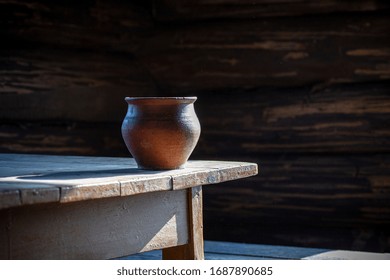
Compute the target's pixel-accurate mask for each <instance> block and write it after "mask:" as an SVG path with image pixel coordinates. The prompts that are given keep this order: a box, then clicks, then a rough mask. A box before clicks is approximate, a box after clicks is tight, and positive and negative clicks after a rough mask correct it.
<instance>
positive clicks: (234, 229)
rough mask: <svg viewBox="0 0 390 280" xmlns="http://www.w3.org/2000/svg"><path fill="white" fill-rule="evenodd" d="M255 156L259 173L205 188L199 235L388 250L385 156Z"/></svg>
mask: <svg viewBox="0 0 390 280" xmlns="http://www.w3.org/2000/svg"><path fill="white" fill-rule="evenodd" d="M258 162H259V165H260V167H261V173H260V174H261V176H257V177H253V178H248V179H245V180H242V181H240V182H236V183H235V184H234V183H224V184H221V185H220V187H219V188H215V189H211V188H205V190H204V192H205V194H204V197H205V202H204V205H205V209H204V213H205V214H204V216H205V222H204V223H205V229H206V230H205V239H209V240H226V241H227V240H230V241H236V242H247V243H255V242H258V240H263V243H264V242H266V243H267V244H281V245H294V246H309V247H321V246H322V247H324V248H334V249H347V250H348V249H349V250H360V251H374V252H387V251H388V250H389V248H390V244H389V243H388V236H389V234H390V232H389V228H390V224H389V221H390V212H389V207H388V205H389V201H390V186H389V182H390V178H389V174H390V173H389V166H390V165H389V156H388V155H383V154H382V155H381V154H377V155H371V154H370V155H364V154H362V155H356V154H355V155H338V154H333V155H331V154H329V155H323V154H317V155H316V154H314V155H301V154H297V155H259V158H258ZM221 233H224V234H223V235H222V234H221ZM321 244H322V245H321Z"/></svg>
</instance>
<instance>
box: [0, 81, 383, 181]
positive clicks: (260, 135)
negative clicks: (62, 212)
mask: <svg viewBox="0 0 390 280" xmlns="http://www.w3.org/2000/svg"><path fill="white" fill-rule="evenodd" d="M388 88H389V85H388V83H367V84H357V85H353V84H350V85H342V86H340V85H339V86H337V85H334V86H331V87H328V88H325V89H323V90H318V91H312V90H311V89H310V88H300V89H294V90H293V89H288V90H287V89H286V90H269V91H265V90H258V91H254V92H253V93H251V94H246V93H245V91H240V90H237V92H234V93H232V92H231V93H224V94H217V93H213V94H206V93H204V94H201V95H199V99H198V101H197V113H198V116H199V119H200V122H201V124H202V135H201V137H200V140H199V143H198V145H197V147H196V149H195V150H194V153H193V155H192V158H193V159H196V158H200V159H202V158H203V159H205V158H213V157H214V155H220V156H221V157H225V156H226V155H234V156H235V157H237V158H241V157H243V156H245V157H248V158H251V157H253V158H256V157H257V156H256V154H264V153H276V154H278V153H282V152H283V153H330V152H332V153H359V154H360V153H363V152H364V153H387V152H389V147H390V143H389V139H390V137H389V129H388V127H389V126H388V123H387V120H388V119H389V115H390V109H389V108H390V97H389V94H388ZM216 104H217V105H216ZM226 112H229V113H228V114H226ZM118 127H120V122H117V123H89V124H86V123H84V124H81V123H79V122H74V123H70V124H69V125H68V126H61V125H59V126H56V125H55V124H52V125H47V126H45V125H43V124H41V123H29V124H26V126H25V127H24V126H23V125H22V124H21V125H20V126H18V125H17V124H16V123H15V125H3V126H0V130H1V131H2V134H1V135H2V136H3V138H2V141H1V142H0V151H2V152H18V153H23V152H29V153H32V152H37V153H59V154H61V153H62V154H80V155H110V156H112V155H116V156H122V157H125V156H128V155H129V153H128V151H127V149H126V147H125V146H124V143H123V140H122V137H121V135H120V130H119V129H118ZM59 139H61V140H59ZM107 143H109V144H107ZM221 157H219V159H221ZM204 181H207V180H204ZM199 183H200V184H202V183H203V182H199Z"/></svg>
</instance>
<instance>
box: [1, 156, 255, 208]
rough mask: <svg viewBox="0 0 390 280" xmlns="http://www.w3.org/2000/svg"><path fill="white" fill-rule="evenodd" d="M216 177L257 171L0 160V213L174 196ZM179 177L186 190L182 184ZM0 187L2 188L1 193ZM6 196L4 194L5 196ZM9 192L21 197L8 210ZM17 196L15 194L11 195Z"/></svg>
mask: <svg viewBox="0 0 390 280" xmlns="http://www.w3.org/2000/svg"><path fill="white" fill-rule="evenodd" d="M215 171H218V172H222V173H221V174H222V175H223V176H222V175H221V176H219V179H218V180H208V181H207V182H205V184H215V183H219V182H223V181H227V180H235V179H238V178H244V177H247V176H253V175H256V174H257V165H256V164H252V163H244V162H221V161H213V162H208V161H189V162H188V163H187V165H186V168H183V169H176V170H168V171H153V170H141V169H138V168H136V163H135V161H134V159H132V158H112V157H111V158H110V157H74V156H63V157H59V156H47V155H19V154H14V155H9V154H0V184H1V185H0V189H3V191H2V192H0V195H2V194H3V195H4V196H7V199H4V200H5V202H4V205H0V207H1V208H6V207H10V206H16V205H17V204H20V203H22V204H31V203H42V202H54V201H60V202H73V201H81V200H89V199H98V198H107V197H117V196H128V195H135V194H139V193H146V192H155V191H167V190H176V189H182V188H191V187H194V186H196V183H197V182H198V180H196V179H192V177H196V178H197V177H198V174H201V176H205V177H207V176H208V173H210V174H211V176H213V174H214V173H215ZM183 176H184V177H185V178H187V180H188V181H189V182H191V183H190V184H188V183H186V184H184V183H182V181H181V180H177V179H176V178H181V179H183ZM1 186H2V187H1ZM6 191H7V192H6ZM10 191H17V192H19V191H20V192H21V201H20V198H19V197H17V199H16V200H15V202H14V203H12V205H10V203H11V202H10V201H8V200H9V196H10V195H11V194H10V193H9V192H10ZM17 195H19V194H17Z"/></svg>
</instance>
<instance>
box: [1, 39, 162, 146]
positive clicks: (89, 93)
mask: <svg viewBox="0 0 390 280" xmlns="http://www.w3.org/2000/svg"><path fill="white" fill-rule="evenodd" d="M41 43H42V42H40V44H41ZM62 47H63V46H62ZM43 49H44V51H43ZM80 61H82V63H80ZM145 71H146V70H145V69H143V68H142V67H140V66H139V64H138V62H137V61H135V60H134V59H133V58H129V55H126V54H125V55H118V54H109V53H105V54H101V53H94V52H77V51H71V50H63V49H53V48H51V47H47V46H46V47H45V46H44V45H43V46H42V48H40V49H39V50H36V51H34V50H30V49H22V50H20V49H13V50H0V73H1V76H0V82H1V83H2V84H3V86H2V87H1V88H0V92H1V97H0V98H1V99H0V101H1V102H0V118H1V119H2V120H62V121H66V120H80V121H97V122H99V121H102V122H107V121H119V120H122V119H123V118H124V116H125V115H126V110H127V103H126V102H125V101H124V99H125V97H126V96H128V95H129V88H131V89H132V92H136V93H137V95H141V96H142V95H155V94H156V91H155V86H154V84H153V83H152V82H151V80H150V78H149V77H148V75H147V72H145ZM75 99H77V100H78V102H74V100H75ZM61 125H62V126H64V125H65V126H66V124H64V123H62V124H61ZM70 128H71V127H70ZM116 129H117V130H118V131H119V133H118V135H119V136H120V125H119V126H118V127H117V128H116ZM100 137H103V138H102V139H101V140H102V141H104V135H102V136H100ZM70 138H71V135H68V136H67V137H64V138H56V139H50V138H48V139H46V141H50V140H54V141H58V142H59V143H61V142H62V144H64V143H63V142H64V141H66V140H68V139H69V140H71V139H70ZM75 140H76V139H73V141H75ZM30 141H34V138H30ZM75 142H77V141H75Z"/></svg>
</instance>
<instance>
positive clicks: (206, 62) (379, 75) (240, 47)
mask: <svg viewBox="0 0 390 280" xmlns="http://www.w3.org/2000/svg"><path fill="white" fill-rule="evenodd" d="M389 32H390V24H389V22H388V15H387V14H383V15H381V14H374V15H370V14H367V15H365V16H360V15H350V16H345V15H329V16H322V17H296V18H284V17H283V18H270V19H256V20H246V21H245V20H242V21H211V22H204V23H203V24H189V25H184V26H180V27H179V26H176V25H174V26H173V27H171V28H167V29H163V30H161V32H159V33H158V34H156V36H154V37H151V38H150V39H149V40H148V43H147V44H146V45H145V48H143V49H142V50H140V51H139V52H137V58H138V59H140V61H142V63H143V64H145V65H147V68H148V69H149V70H150V73H151V74H152V76H153V77H155V81H156V82H157V84H158V85H159V88H161V90H163V92H164V93H165V94H166V93H170V94H179V92H180V93H183V92H189V93H193V92H202V91H207V90H209V91H222V90H226V91H232V90H235V89H239V90H240V89H247V90H251V89H256V88H264V87H274V88H275V87H276V88H280V87H289V88H291V87H299V86H312V87H323V86H326V85H329V84H337V83H354V82H368V81H378V80H388V79H389V77H390V75H389V58H390V57H389V51H388V50H389V37H388V36H387V34H388V33H389ZM155 46H158V51H156V48H155ZM189 57H191V58H192V59H189Z"/></svg>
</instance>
